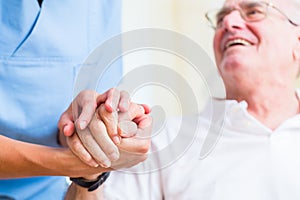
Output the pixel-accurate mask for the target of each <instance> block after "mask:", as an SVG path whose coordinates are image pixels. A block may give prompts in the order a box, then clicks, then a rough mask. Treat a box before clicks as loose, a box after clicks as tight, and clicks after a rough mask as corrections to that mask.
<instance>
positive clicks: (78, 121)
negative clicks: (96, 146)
mask: <svg viewBox="0 0 300 200" xmlns="http://www.w3.org/2000/svg"><path fill="white" fill-rule="evenodd" d="M101 104H102V105H103V107H102V108H105V110H106V111H107V112H108V113H110V115H107V116H106V117H105V118H102V119H103V121H102V124H101V123H100V122H99V123H98V124H99V126H100V129H95V128H94V127H95V126H92V127H90V125H91V124H90V121H91V120H92V119H93V118H94V117H95V111H96V109H97V107H99V105H101ZM128 108H129V95H128V93H126V92H119V91H118V90H117V89H110V90H108V91H107V92H105V93H104V94H102V95H99V94H98V93H96V92H95V91H90V90H87V91H82V92H81V93H79V94H78V96H77V97H76V98H75V99H74V101H73V102H72V104H71V105H70V106H69V108H68V109H67V110H66V111H65V112H64V113H63V114H62V116H61V118H60V120H59V122H58V128H59V132H60V134H59V141H60V143H61V144H62V145H63V146H68V147H69V148H70V149H71V150H72V151H73V153H74V154H76V155H77V156H78V157H79V158H80V159H81V160H82V161H84V162H85V163H87V164H89V165H90V166H94V167H96V166H98V164H99V162H100V163H102V162H103V159H99V156H100V157H101V155H99V154H97V155H93V156H94V157H97V158H98V162H97V160H95V159H94V158H93V157H92V155H91V154H90V151H88V149H89V147H88V146H87V147H84V145H83V144H82V142H81V140H80V139H79V138H78V135H77V134H74V133H75V129H76V131H77V133H78V134H80V135H82V136H86V137H90V138H93V135H106V136H107V135H109V137H110V138H112V140H113V141H114V143H115V144H118V143H119V136H118V133H117V132H118V131H117V125H118V119H117V115H116V113H117V109H118V110H119V111H121V112H125V111H127V110H128ZM103 123H104V124H105V126H103ZM90 130H91V131H90ZM102 132H103V134H101V133H102ZM112 140H108V139H106V140H104V141H105V142H104V143H105V147H106V148H105V149H104V153H105V154H106V155H107V157H108V159H109V160H111V161H113V160H116V159H118V155H119V152H118V149H117V147H116V145H115V144H114V143H113V142H112ZM86 148H87V149H86ZM104 163H105V162H104Z"/></svg>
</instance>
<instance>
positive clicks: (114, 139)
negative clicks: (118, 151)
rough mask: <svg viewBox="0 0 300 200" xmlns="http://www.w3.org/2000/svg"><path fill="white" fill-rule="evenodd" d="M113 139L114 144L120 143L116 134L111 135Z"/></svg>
mask: <svg viewBox="0 0 300 200" xmlns="http://www.w3.org/2000/svg"><path fill="white" fill-rule="evenodd" d="M113 141H114V143H115V144H120V143H121V139H120V137H119V136H117V135H116V136H114V137H113Z"/></svg>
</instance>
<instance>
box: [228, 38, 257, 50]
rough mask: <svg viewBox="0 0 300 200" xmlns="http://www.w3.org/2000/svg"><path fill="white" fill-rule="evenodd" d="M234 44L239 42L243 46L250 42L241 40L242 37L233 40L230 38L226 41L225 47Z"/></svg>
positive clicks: (248, 44)
mask: <svg viewBox="0 0 300 200" xmlns="http://www.w3.org/2000/svg"><path fill="white" fill-rule="evenodd" d="M235 44H241V45H244V46H250V45H251V44H250V42H248V41H246V40H243V39H234V40H230V41H228V42H227V43H226V45H225V48H226V49H227V48H228V47H230V46H232V45H235Z"/></svg>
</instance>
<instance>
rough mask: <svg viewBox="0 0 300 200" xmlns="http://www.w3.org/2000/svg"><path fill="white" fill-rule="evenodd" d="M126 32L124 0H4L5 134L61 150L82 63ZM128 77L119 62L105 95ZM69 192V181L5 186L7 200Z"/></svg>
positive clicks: (0, 43)
mask: <svg viewBox="0 0 300 200" xmlns="http://www.w3.org/2000/svg"><path fill="white" fill-rule="evenodd" d="M120 29H121V0H89V1H86V0H63V1H59V0H44V2H43V4H42V7H41V8H40V7H39V5H38V2H37V0H30V1H28V0H0V134H1V135H4V136H7V137H10V138H13V139H17V140H21V141H26V142H30V143H36V144H43V145H48V146H54V147H55V146H58V144H57V141H56V135H57V121H58V119H59V116H60V115H61V113H62V112H63V111H64V110H65V109H66V108H67V106H68V105H69V104H70V102H71V100H72V95H73V94H72V92H73V86H74V81H75V79H76V73H77V72H78V71H79V67H80V64H81V63H82V62H84V59H85V58H86V57H87V56H88V54H89V53H90V52H91V51H92V50H93V49H94V48H96V47H97V46H98V45H99V44H100V43H101V42H103V41H105V40H106V39H108V38H109V37H112V36H114V35H116V34H118V33H120ZM121 73H122V69H121V62H120V61H119V62H118V63H117V64H115V66H114V67H112V68H111V69H110V73H109V74H110V75H109V77H105V82H104V83H103V84H102V85H101V86H99V88H98V89H99V92H102V91H104V90H106V89H107V88H110V87H113V86H115V85H116V83H117V82H118V81H119V79H120V77H121ZM0 162H1V161H0ZM62 162H63V161H62ZM65 190H66V184H65V179H64V177H35V178H26V179H12V180H0V199H1V195H6V196H10V197H12V198H14V199H46V200H47V199H62V198H63V194H64V192H65Z"/></svg>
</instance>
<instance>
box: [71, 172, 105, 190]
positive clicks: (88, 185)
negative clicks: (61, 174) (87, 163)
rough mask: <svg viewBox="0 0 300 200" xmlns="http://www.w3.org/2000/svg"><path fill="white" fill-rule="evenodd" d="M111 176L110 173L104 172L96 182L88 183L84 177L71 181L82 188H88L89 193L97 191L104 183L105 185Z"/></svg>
mask: <svg viewBox="0 0 300 200" xmlns="http://www.w3.org/2000/svg"><path fill="white" fill-rule="evenodd" d="M109 174H110V172H104V173H102V174H100V175H99V176H98V178H97V180H94V181H88V180H86V179H84V178H82V177H79V178H70V180H71V181H72V182H73V183H75V184H77V185H79V186H81V187H84V188H88V191H89V192H91V191H94V190H96V189H97V188H98V187H99V186H100V185H102V183H104V182H105V181H106V179H107V178H108V176H109Z"/></svg>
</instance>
